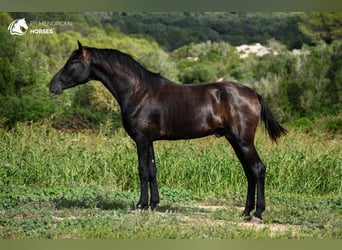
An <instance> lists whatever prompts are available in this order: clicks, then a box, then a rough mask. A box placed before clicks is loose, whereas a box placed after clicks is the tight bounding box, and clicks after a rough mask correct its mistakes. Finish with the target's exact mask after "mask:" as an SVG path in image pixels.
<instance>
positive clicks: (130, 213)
mask: <svg viewBox="0 0 342 250" xmlns="http://www.w3.org/2000/svg"><path fill="white" fill-rule="evenodd" d="M331 119H334V118H333V117H331ZM329 120H330V119H329ZM328 122H329V121H326V119H321V120H313V121H310V122H300V124H297V126H296V129H291V130H290V134H289V135H288V136H287V137H285V138H284V139H282V141H281V142H280V143H279V145H278V146H276V145H272V144H271V142H270V141H269V139H268V138H266V136H265V135H263V134H260V133H258V134H257V148H258V150H259V151H260V155H261V157H262V158H263V160H264V161H265V163H266V165H267V179H266V184H267V185H266V197H267V210H266V212H265V214H264V220H265V221H264V224H262V225H261V226H260V227H257V226H256V227H254V226H252V225H250V224H246V223H243V222H242V218H241V217H240V216H241V207H242V206H243V205H244V199H245V191H246V184H247V183H246V180H245V177H244V174H243V170H242V168H241V166H240V163H239V162H238V160H237V159H236V156H235V155H234V153H233V150H232V149H231V147H230V146H229V145H228V143H227V141H226V140H223V139H217V138H209V139H208V138H207V139H204V140H194V141H176V142H159V143H157V144H156V145H155V146H156V162H157V165H158V170H159V171H158V180H159V186H160V194H161V204H160V206H159V207H157V211H156V212H149V211H145V212H137V211H134V210H132V208H133V207H134V204H135V202H136V201H137V200H138V197H139V182H138V172H137V167H136V163H137V157H136V151H135V147H134V145H133V142H132V141H131V140H130V139H129V138H128V137H127V135H125V134H124V133H123V131H122V130H118V131H117V132H115V133H108V131H107V130H105V129H104V128H103V129H100V130H98V131H96V132H94V131H82V132H73V133H67V132H66V133H61V132H60V131H58V130H55V129H53V128H52V126H51V124H50V123H41V124H38V123H35V124H31V125H23V124H18V125H17V126H16V127H15V128H14V129H12V130H11V131H6V130H3V129H1V130H0V162H1V163H2V164H1V165H0V213H1V218H0V237H1V238H40V239H41V238H201V239H203V238H225V239H227V238H239V239H241V238H315V239H317V238H339V237H340V234H341V227H340V225H341V220H342V218H341V214H340V210H341V195H342V187H341V178H342V176H341V173H342V172H341V166H342V165H341V162H342V158H341V155H342V154H341V150H342V148H341V145H342V144H341V139H342V138H341V134H335V135H334V136H333V137H331V136H332V135H331V134H330V133H329V134H327V130H325V129H324V126H325V125H324V124H326V123H328ZM313 124H314V125H313ZM315 124H321V125H320V126H315ZM304 127H307V129H304ZM279 228H283V229H282V230H281V229H279Z"/></svg>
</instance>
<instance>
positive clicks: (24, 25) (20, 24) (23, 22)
mask: <svg viewBox="0 0 342 250" xmlns="http://www.w3.org/2000/svg"><path fill="white" fill-rule="evenodd" d="M17 25H19V27H20V28H24V29H25V30H27V29H28V26H27V24H26V21H25V18H22V19H19V20H18V22H17Z"/></svg>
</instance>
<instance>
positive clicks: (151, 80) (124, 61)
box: [86, 47, 164, 88]
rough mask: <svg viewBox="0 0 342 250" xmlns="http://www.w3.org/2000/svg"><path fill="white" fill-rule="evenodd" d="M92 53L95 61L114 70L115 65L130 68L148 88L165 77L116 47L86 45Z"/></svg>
mask: <svg viewBox="0 0 342 250" xmlns="http://www.w3.org/2000/svg"><path fill="white" fill-rule="evenodd" d="M86 49H87V50H88V51H89V52H90V53H91V58H92V60H93V62H96V63H102V64H103V65H104V67H105V68H107V69H108V70H112V69H113V66H115V65H119V66H121V67H124V68H126V69H128V70H129V71H130V72H132V73H133V75H134V76H135V77H136V78H137V79H138V80H139V81H140V83H141V84H143V85H145V86H146V87H147V88H150V87H153V86H154V85H156V84H159V83H160V81H161V80H162V79H164V78H163V77H162V76H161V75H160V74H159V73H154V72H151V71H149V70H148V69H146V68H145V67H144V66H142V65H141V64H140V63H139V62H138V61H136V60H135V59H134V58H133V57H132V56H131V55H129V54H126V53H123V52H121V51H119V50H116V49H98V48H90V47H86Z"/></svg>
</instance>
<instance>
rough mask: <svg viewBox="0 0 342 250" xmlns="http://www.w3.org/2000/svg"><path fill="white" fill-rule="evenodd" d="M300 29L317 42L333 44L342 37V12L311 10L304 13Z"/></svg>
mask: <svg viewBox="0 0 342 250" xmlns="http://www.w3.org/2000/svg"><path fill="white" fill-rule="evenodd" d="M299 28H300V30H301V31H302V32H303V33H304V34H306V35H308V36H309V37H311V39H312V42H313V43H315V44H317V43H319V42H320V41H324V42H326V43H328V44H331V43H332V42H333V41H334V40H338V39H341V38H342V12H310V13H305V14H303V22H300V23H299Z"/></svg>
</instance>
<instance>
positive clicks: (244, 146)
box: [226, 136, 266, 219]
mask: <svg viewBox="0 0 342 250" xmlns="http://www.w3.org/2000/svg"><path fill="white" fill-rule="evenodd" d="M226 138H227V139H228V141H229V142H230V144H231V145H232V147H233V148H234V151H235V153H236V155H237V157H238V158H239V160H240V162H241V164H242V166H243V169H244V172H245V175H246V177H247V181H248V189H247V199H246V206H245V210H244V211H243V215H244V216H246V217H249V216H250V212H251V211H252V210H253V209H254V207H255V190H257V204H256V211H255V214H254V216H255V217H257V218H259V219H262V217H261V215H262V212H263V211H264V210H265V191H264V190H265V187H264V186H265V172H266V168H265V166H264V164H263V163H262V161H261V160H260V157H259V155H258V153H257V151H256V149H255V146H254V143H253V141H249V142H243V141H241V140H240V139H237V138H235V137H229V136H227V137H226Z"/></svg>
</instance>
